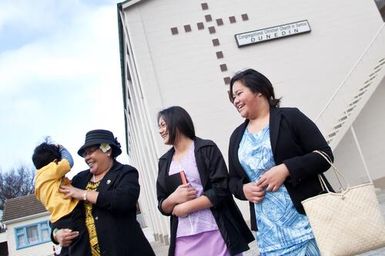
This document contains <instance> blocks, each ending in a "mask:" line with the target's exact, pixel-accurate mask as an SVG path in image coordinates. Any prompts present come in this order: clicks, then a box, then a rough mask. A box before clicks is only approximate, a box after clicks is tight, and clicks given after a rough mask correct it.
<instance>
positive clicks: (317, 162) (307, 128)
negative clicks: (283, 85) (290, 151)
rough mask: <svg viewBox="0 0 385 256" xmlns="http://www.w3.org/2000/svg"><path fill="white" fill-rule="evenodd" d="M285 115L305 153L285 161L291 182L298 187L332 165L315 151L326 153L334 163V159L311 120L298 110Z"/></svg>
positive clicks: (292, 110)
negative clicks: (303, 181)
mask: <svg viewBox="0 0 385 256" xmlns="http://www.w3.org/2000/svg"><path fill="white" fill-rule="evenodd" d="M284 113H285V114H284V116H285V118H286V119H287V122H288V123H289V125H290V127H289V129H290V130H291V133H292V134H293V135H294V136H295V140H296V143H297V145H298V146H299V147H300V148H301V150H302V151H303V154H302V155H297V156H294V157H292V158H288V159H283V163H284V164H285V166H286V167H287V169H288V171H289V174H290V180H291V182H292V183H293V185H296V184H298V183H300V182H301V180H303V179H306V178H307V177H309V176H314V175H317V174H319V173H322V172H325V171H327V170H328V169H329V167H330V165H329V164H328V163H327V162H326V161H325V160H324V159H323V158H322V157H321V156H320V155H318V154H316V153H313V151H314V150H321V151H323V152H325V153H326V154H327V155H328V156H329V158H330V159H331V160H332V161H333V159H334V158H333V153H332V150H331V148H330V146H329V145H328V143H327V142H326V140H325V138H324V137H323V135H322V133H321V132H320V130H319V129H318V127H317V126H316V124H315V123H314V122H313V121H312V120H311V119H310V118H308V117H307V116H306V115H305V114H303V113H302V112H301V111H300V110H298V109H296V108H295V109H291V111H287V112H284ZM281 132H285V131H281ZM286 132H288V131H286ZM278 143H279V142H278Z"/></svg>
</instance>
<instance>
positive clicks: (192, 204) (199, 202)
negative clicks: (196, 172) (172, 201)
mask: <svg viewBox="0 0 385 256" xmlns="http://www.w3.org/2000/svg"><path fill="white" fill-rule="evenodd" d="M210 207H213V204H212V203H211V201H210V199H209V198H208V197H207V196H203V195H202V196H200V197H198V198H195V199H193V200H190V201H186V202H184V203H181V204H177V205H175V207H174V208H173V210H172V214H173V215H175V216H178V217H185V216H187V215H189V214H190V213H193V212H197V211H200V210H203V209H207V208H210Z"/></svg>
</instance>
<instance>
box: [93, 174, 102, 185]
mask: <svg viewBox="0 0 385 256" xmlns="http://www.w3.org/2000/svg"><path fill="white" fill-rule="evenodd" d="M100 180H101V179H98V180H96V176H95V175H93V176H92V182H93V183H96V182H99V181H100Z"/></svg>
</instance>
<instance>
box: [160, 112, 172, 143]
mask: <svg viewBox="0 0 385 256" xmlns="http://www.w3.org/2000/svg"><path fill="white" fill-rule="evenodd" d="M158 127H159V134H160V137H162V139H163V143H164V144H166V145H168V144H169V139H170V135H169V133H168V129H167V124H166V121H164V119H163V117H160V118H159V122H158Z"/></svg>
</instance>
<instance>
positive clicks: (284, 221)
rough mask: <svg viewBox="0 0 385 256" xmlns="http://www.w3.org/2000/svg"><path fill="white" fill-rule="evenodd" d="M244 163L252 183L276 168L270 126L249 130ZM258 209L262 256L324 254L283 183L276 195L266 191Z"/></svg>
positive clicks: (243, 143)
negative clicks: (255, 130)
mask: <svg viewBox="0 0 385 256" xmlns="http://www.w3.org/2000/svg"><path fill="white" fill-rule="evenodd" d="M238 157H239V160H240V163H241V165H242V167H243V169H244V170H245V172H246V174H247V176H248V177H249V179H250V180H251V181H258V179H259V178H260V176H261V175H262V174H263V173H265V172H266V171H267V170H269V169H270V168H272V167H273V166H275V162H274V159H273V152H272V150H271V143H270V134H269V127H268V126H267V127H265V128H264V129H262V130H261V131H260V132H258V133H256V134H254V133H250V132H249V131H248V130H247V129H246V130H245V133H244V134H243V137H242V140H241V143H240V145H239V150H238ZM254 206H255V216H256V221H257V226H258V231H257V241H258V247H259V250H260V253H261V256H264V255H269V256H272V255H277V256H278V255H279V256H281V255H292V256H305V255H306V256H318V255H320V253H319V250H318V247H317V245H316V243H315V240H314V236H313V233H312V231H311V228H310V224H309V222H308V220H307V217H306V216H305V215H303V214H300V213H298V212H297V210H296V209H295V208H294V205H293V202H292V201H291V198H290V196H289V193H288V192H287V189H286V187H285V185H284V184H283V185H282V186H281V187H280V188H279V189H278V191H276V192H266V194H265V197H264V199H263V200H262V201H261V202H260V203H257V204H254Z"/></svg>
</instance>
